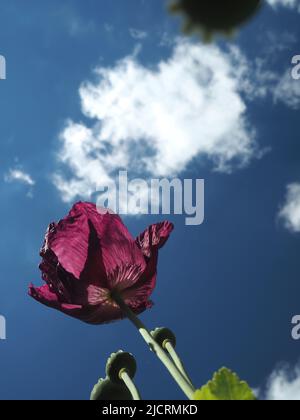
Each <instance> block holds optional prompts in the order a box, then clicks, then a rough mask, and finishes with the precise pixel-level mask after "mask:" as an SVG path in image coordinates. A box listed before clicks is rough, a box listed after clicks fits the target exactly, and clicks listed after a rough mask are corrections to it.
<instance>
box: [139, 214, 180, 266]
mask: <svg viewBox="0 0 300 420" xmlns="http://www.w3.org/2000/svg"><path fill="white" fill-rule="evenodd" d="M173 229H174V225H173V223H170V222H168V221H165V222H162V223H157V224H155V225H151V226H149V227H148V228H147V229H146V230H145V231H144V232H143V233H141V235H139V236H138V237H137V238H136V243H137V245H138V247H139V248H140V249H141V251H142V252H143V254H144V256H145V257H147V258H151V256H152V255H153V253H155V252H156V251H157V250H158V249H160V248H162V247H163V246H164V244H165V243H166V242H167V240H168V239H169V236H170V234H171V232H172V231H173Z"/></svg>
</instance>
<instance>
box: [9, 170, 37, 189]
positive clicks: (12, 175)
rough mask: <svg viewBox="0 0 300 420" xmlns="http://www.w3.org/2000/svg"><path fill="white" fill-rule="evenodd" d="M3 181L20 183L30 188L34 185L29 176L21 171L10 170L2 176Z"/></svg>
mask: <svg viewBox="0 0 300 420" xmlns="http://www.w3.org/2000/svg"><path fill="white" fill-rule="evenodd" d="M4 180H5V182H20V183H22V184H26V185H29V186H31V187H33V186H34V185H35V181H34V179H33V178H32V177H31V175H29V174H28V173H26V172H24V171H23V170H21V169H10V170H9V171H8V173H7V174H6V175H5V176H4Z"/></svg>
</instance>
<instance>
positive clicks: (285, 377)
mask: <svg viewBox="0 0 300 420" xmlns="http://www.w3.org/2000/svg"><path fill="white" fill-rule="evenodd" d="M261 398H262V399H265V400H267V401H300V365H298V366H296V367H294V368H291V367H290V366H288V365H287V366H283V367H281V368H279V369H276V370H275V371H274V372H273V373H272V375H271V376H270V379H269V380H268V383H267V389H266V391H265V393H264V394H263V395H262V396H261Z"/></svg>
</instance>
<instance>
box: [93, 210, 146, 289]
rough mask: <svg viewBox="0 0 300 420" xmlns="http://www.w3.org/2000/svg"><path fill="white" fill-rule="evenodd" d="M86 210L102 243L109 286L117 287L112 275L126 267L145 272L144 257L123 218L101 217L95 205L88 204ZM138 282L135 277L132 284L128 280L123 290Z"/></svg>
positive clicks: (102, 257) (107, 214) (111, 215)
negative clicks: (136, 268)
mask: <svg viewBox="0 0 300 420" xmlns="http://www.w3.org/2000/svg"><path fill="white" fill-rule="evenodd" d="M86 205H87V204H86ZM86 209H87V212H88V215H89V220H90V222H91V223H92V224H93V227H94V229H95V231H96V234H97V237H98V239H99V242H100V248H101V259H102V262H103V266H104V267H105V271H106V274H107V276H108V284H107V286H108V287H110V288H113V287H114V286H115V283H116V279H112V277H111V273H113V272H118V271H119V270H120V269H121V268H122V267H124V266H127V267H128V266H135V267H136V266H139V267H140V268H141V271H142V272H143V271H144V270H145V268H146V263H145V259H144V256H143V254H142V252H141V250H140V248H139V247H138V245H137V243H136V242H135V240H134V239H133V237H132V236H131V234H130V233H129V231H128V229H127V227H126V226H125V225H124V224H123V222H122V220H121V218H120V217H119V216H118V215H116V214H110V213H106V214H101V215H100V214H99V213H98V211H97V207H96V206H95V205H94V204H90V203H88V206H87V207H86ZM137 280H138V279H137V278H134V277H132V278H131V282H130V280H128V279H127V282H126V283H124V285H123V288H124V287H128V286H130V285H133V284H134V283H135V282H136V281H137ZM123 281H125V278H123Z"/></svg>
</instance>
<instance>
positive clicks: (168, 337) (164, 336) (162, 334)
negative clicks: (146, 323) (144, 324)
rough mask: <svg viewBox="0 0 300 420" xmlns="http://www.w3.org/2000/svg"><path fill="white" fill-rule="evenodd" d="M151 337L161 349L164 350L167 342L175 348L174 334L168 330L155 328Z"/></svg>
mask: <svg viewBox="0 0 300 420" xmlns="http://www.w3.org/2000/svg"><path fill="white" fill-rule="evenodd" d="M151 335H152V337H153V338H154V340H155V341H156V342H157V343H158V344H159V345H160V346H161V347H162V348H164V345H165V343H166V342H167V341H169V342H170V343H171V344H172V346H173V347H174V348H175V347H176V337H175V334H174V333H173V332H172V331H171V330H169V328H156V330H154V331H152V332H151Z"/></svg>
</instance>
